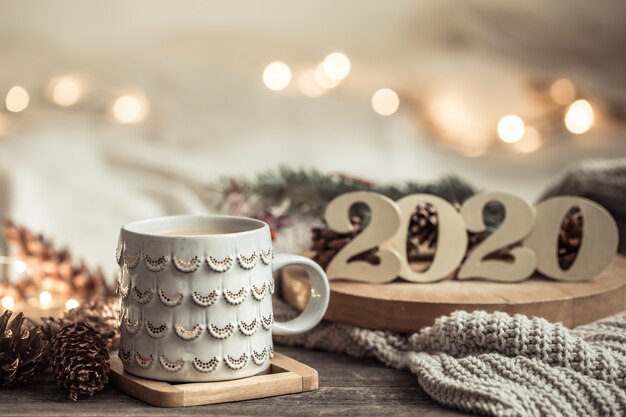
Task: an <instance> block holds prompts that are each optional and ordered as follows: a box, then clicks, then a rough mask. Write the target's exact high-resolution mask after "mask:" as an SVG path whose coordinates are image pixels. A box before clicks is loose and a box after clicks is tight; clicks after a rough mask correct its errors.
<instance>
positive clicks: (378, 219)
mask: <svg viewBox="0 0 626 417" xmlns="http://www.w3.org/2000/svg"><path fill="white" fill-rule="evenodd" d="M355 203H364V204H366V205H367V206H368V207H369V208H370V210H371V216H370V222H369V224H368V225H367V227H366V228H365V229H364V230H363V231H362V232H361V233H360V234H359V235H357V236H356V237H355V238H354V239H353V240H352V241H350V242H349V243H348V244H347V245H346V246H344V247H343V248H342V249H341V250H340V251H339V252H338V253H337V255H335V257H334V258H333V259H332V261H331V262H330V264H329V265H328V268H327V269H326V275H327V276H328V279H331V280H332V279H349V280H355V281H368V282H375V283H382V282H389V281H392V280H393V279H395V278H396V277H397V276H398V273H399V271H400V263H401V261H400V256H399V255H398V253H397V252H396V251H395V250H393V249H387V248H380V249H379V251H378V252H377V256H378V257H379V259H380V263H379V264H378V265H373V264H370V263H369V262H366V261H352V262H349V260H350V259H351V258H352V257H354V256H355V255H358V254H360V253H363V252H365V251H367V250H370V249H372V248H375V247H377V246H378V247H380V245H381V244H382V243H384V242H385V241H386V240H388V239H390V238H391V237H392V236H393V235H394V234H395V233H396V230H398V227H399V226H400V211H399V209H398V206H397V205H396V203H394V201H393V200H391V199H389V198H387V197H385V196H383V195H381V194H377V193H373V192H368V191H356V192H352V193H346V194H342V195H340V196H339V197H337V198H335V199H334V200H333V201H331V202H330V204H328V206H326V212H325V216H324V217H325V219H326V223H327V224H328V226H329V227H330V228H331V229H333V230H335V231H336V232H339V233H348V232H350V231H352V224H350V220H349V217H350V215H349V213H350V208H351V207H352V206H353V205H354V204H355Z"/></svg>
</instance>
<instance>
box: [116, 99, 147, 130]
mask: <svg viewBox="0 0 626 417" xmlns="http://www.w3.org/2000/svg"><path fill="white" fill-rule="evenodd" d="M147 113H148V103H147V102H146V100H145V99H143V98H142V97H140V96H135V95H124V96H121V97H119V98H118V99H117V100H115V103H113V115H114V116H115V118H116V119H117V120H118V121H119V122H121V123H138V122H140V121H142V120H143V119H144V118H145V117H146V115H147Z"/></svg>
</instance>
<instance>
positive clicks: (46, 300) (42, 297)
mask: <svg viewBox="0 0 626 417" xmlns="http://www.w3.org/2000/svg"><path fill="white" fill-rule="evenodd" d="M51 302H52V294H50V293H49V292H48V291H42V292H41V293H39V304H40V305H41V306H42V307H46V306H48V305H49V304H50V303H51Z"/></svg>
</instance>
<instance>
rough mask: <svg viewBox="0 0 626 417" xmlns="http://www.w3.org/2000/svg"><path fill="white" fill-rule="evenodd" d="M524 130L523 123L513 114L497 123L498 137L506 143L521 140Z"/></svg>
mask: <svg viewBox="0 0 626 417" xmlns="http://www.w3.org/2000/svg"><path fill="white" fill-rule="evenodd" d="M525 130H526V129H525V126H524V121H523V120H522V118H521V117H519V116H517V115H515V114H507V115H506V116H504V117H503V118H502V119H500V121H499V122H498V137H499V138H500V140H502V141H503V142H506V143H515V142H517V141H519V140H520V139H522V137H523V136H524V131H525Z"/></svg>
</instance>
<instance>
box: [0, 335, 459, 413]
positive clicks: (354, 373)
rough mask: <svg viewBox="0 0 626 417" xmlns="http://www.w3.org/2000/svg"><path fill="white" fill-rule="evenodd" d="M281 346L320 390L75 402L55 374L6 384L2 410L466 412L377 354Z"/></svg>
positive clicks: (110, 396)
mask: <svg viewBox="0 0 626 417" xmlns="http://www.w3.org/2000/svg"><path fill="white" fill-rule="evenodd" d="M278 350H279V351H280V352H283V353H285V354H287V355H288V356H291V357H293V358H295V359H297V360H299V361H301V362H304V363H306V364H307V365H310V366H312V367H313V368H315V369H317V371H318V372H319V376H320V386H319V389H318V390H316V391H311V392H305V393H301V394H292V395H285V396H281V397H272V398H265V399H259V400H249V401H242V402H237V403H227V404H214V405H206V406H198V407H188V408H174V409H172V408H158V407H153V406H150V405H148V404H146V403H144V402H142V401H140V400H137V399H135V398H132V397H130V396H128V395H126V394H124V393H122V392H120V391H118V390H117V389H115V388H113V387H111V386H108V387H107V388H105V389H104V391H102V392H100V393H99V394H97V395H96V396H94V397H92V398H90V399H85V400H81V401H79V402H78V403H73V402H71V401H70V400H69V399H68V396H67V393H66V392H65V391H64V390H63V389H61V388H59V387H57V386H56V385H55V384H54V382H53V380H52V376H51V375H50V374H46V375H43V376H41V377H39V378H38V379H36V380H35V381H34V382H33V383H31V384H29V385H27V386H25V387H21V388H11V389H0V416H3V417H10V416H37V417H40V416H59V417H74V416H76V417H78V416H81V417H83V416H137V417H140V416H161V415H163V416H165V415H167V416H169V417H177V416H198V415H203V416H204V415H227V416H252V415H254V416H280V415H285V416H287V415H288V416H328V415H330V416H336V415H341V416H344V415H358V416H380V415H393V416H394V417H402V416H415V415H420V416H423V417H444V416H460V415H465V414H463V413H459V412H456V411H453V410H449V409H445V408H442V407H440V406H439V405H438V404H436V403H434V402H433V401H432V400H431V399H430V398H428V396H427V395H426V394H425V393H424V392H423V391H422V390H421V389H420V388H419V387H418V385H417V382H416V378H415V376H413V375H411V374H409V373H407V372H401V371H396V370H393V369H389V368H385V367H384V366H382V365H380V363H378V362H376V361H375V360H369V359H353V358H349V357H346V356H342V355H336V354H332V353H326V352H315V351H308V350H304V349H297V348H287V347H283V346H279V347H278Z"/></svg>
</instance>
